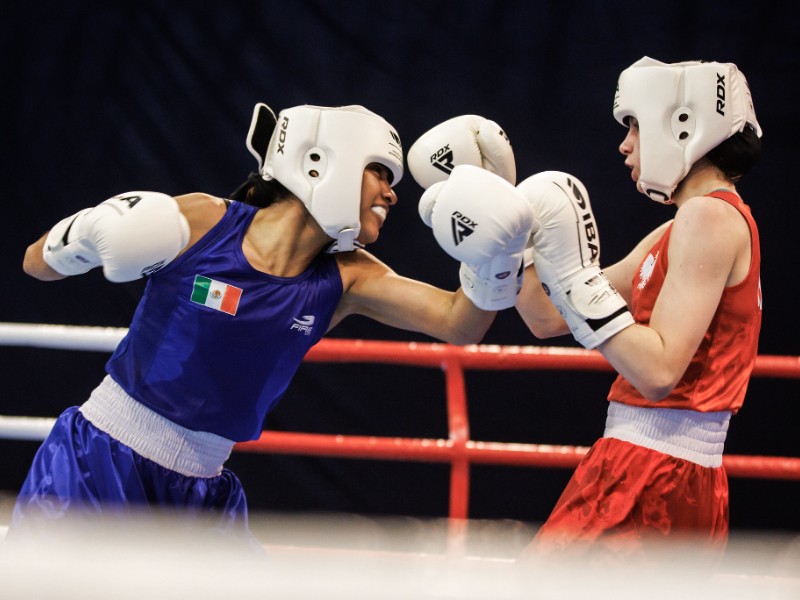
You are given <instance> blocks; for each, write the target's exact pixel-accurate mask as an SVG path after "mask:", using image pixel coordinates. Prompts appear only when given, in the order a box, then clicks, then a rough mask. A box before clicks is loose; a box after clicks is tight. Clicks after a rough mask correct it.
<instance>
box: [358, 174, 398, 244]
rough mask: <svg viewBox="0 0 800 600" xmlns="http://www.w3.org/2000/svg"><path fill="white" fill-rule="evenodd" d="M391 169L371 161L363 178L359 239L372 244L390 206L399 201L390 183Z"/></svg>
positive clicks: (363, 242)
mask: <svg viewBox="0 0 800 600" xmlns="http://www.w3.org/2000/svg"><path fill="white" fill-rule="evenodd" d="M390 178H391V173H390V172H389V169H387V168H386V167H384V166H383V165H381V164H378V163H370V164H369V165H367V167H366V168H365V169H364V175H363V177H362V179H361V213H360V220H361V232H360V233H359V234H358V241H359V242H361V243H362V244H371V243H372V242H374V241H375V240H377V239H378V232H379V230H380V228H381V227H383V223H384V221H386V217H387V215H388V214H389V208H390V207H391V206H394V204H396V203H397V196H396V195H395V193H394V190H393V189H392V187H391V186H390V185H389V180H390Z"/></svg>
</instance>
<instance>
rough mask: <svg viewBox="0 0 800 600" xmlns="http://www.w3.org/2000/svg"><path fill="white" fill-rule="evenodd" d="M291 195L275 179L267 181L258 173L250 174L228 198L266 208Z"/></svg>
mask: <svg viewBox="0 0 800 600" xmlns="http://www.w3.org/2000/svg"><path fill="white" fill-rule="evenodd" d="M291 195H292V193H291V192H290V191H289V190H288V189H286V187H284V185H283V184H281V183H279V182H278V181H277V180H275V179H270V180H269V181H267V180H266V179H264V178H263V177H261V175H260V174H259V173H250V175H249V176H248V177H247V179H246V180H245V182H244V183H242V185H240V186H239V187H237V188H236V189H235V190H233V192H231V195H230V196H229V198H230V199H231V200H236V201H237V202H244V203H245V204H250V205H251V206H256V207H258V208H266V207H267V206H269V205H270V204H272V203H273V202H275V201H276V200H278V199H280V198H285V197H286V196H291Z"/></svg>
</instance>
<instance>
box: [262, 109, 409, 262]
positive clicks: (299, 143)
mask: <svg viewBox="0 0 800 600" xmlns="http://www.w3.org/2000/svg"><path fill="white" fill-rule="evenodd" d="M267 133H268V135H269V137H268V140H267ZM247 147H248V148H249V150H250V152H251V153H252V154H253V155H254V156H255V157H256V158H257V159H258V161H259V171H260V173H261V176H262V177H263V178H264V179H267V180H270V179H275V180H277V181H278V182H280V183H281V184H282V185H284V186H285V187H286V188H287V189H288V190H289V191H290V192H292V193H293V194H294V195H295V196H297V197H298V198H299V199H300V200H301V201H302V202H303V204H305V206H306V208H307V209H308V212H309V213H311V216H312V217H314V220H316V221H317V223H319V225H320V227H322V229H323V230H324V231H325V233H326V234H327V235H329V236H330V237H332V238H333V239H334V240H336V245H335V248H336V251H340V252H342V251H350V250H353V249H354V248H355V247H356V244H355V240H356V238H357V237H358V234H359V233H360V231H361V221H360V210H361V181H362V177H363V174H364V169H365V167H366V166H367V165H369V164H370V163H379V164H381V165H383V166H385V167H386V168H387V169H388V170H389V172H390V174H391V176H390V179H391V181H390V183H391V185H396V184H397V182H399V181H400V178H401V177H402V176H403V148H402V145H401V143H400V136H399V135H398V134H397V132H396V131H395V129H394V127H392V126H391V125H390V124H389V123H388V122H387V121H386V120H385V119H384V118H383V117H381V116H379V115H377V114H375V113H373V112H372V111H369V110H367V109H366V108H364V107H363V106H358V105H351V106H340V107H332V108H331V107H324V106H312V105H302V106H295V107H293V108H287V109H285V110H282V111H281V112H280V113H279V114H278V117H277V119H276V118H275V115H274V113H273V112H272V111H271V110H270V109H269V107H268V106H267V105H265V104H257V105H256V107H255V110H254V111H253V120H252V123H251V124H250V132H249V133H248V136H247Z"/></svg>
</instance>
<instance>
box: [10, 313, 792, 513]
mask: <svg viewBox="0 0 800 600" xmlns="http://www.w3.org/2000/svg"><path fill="white" fill-rule="evenodd" d="M126 333H127V329H126V328H109V327H76V326H67V325H42V324H20V323H0V345H3V346H32V347H39V348H51V349H66V350H85V351H101V352H103V351H107V352H111V351H113V350H114V348H115V347H116V345H117V344H118V343H119V341H120V340H121V339H122V337H123V336H124V335H125V334H126ZM305 362H310V363H359V362H360V363H382V364H394V365H409V366H417V367H430V368H439V369H442V370H443V372H444V375H445V394H446V402H447V421H448V438H447V439H424V438H405V437H374V436H357V435H331V434H317V433H301V432H280V431H264V432H263V433H262V435H261V437H260V438H259V439H257V440H254V441H251V442H243V443H239V444H237V445H236V447H235V450H236V451H240V452H254V453H273V454H294V455H306V456H326V457H340V458H354V459H370V460H398V461H418V462H440V463H449V464H450V467H451V471H450V502H449V515H448V516H449V517H450V519H451V520H454V521H455V520H466V519H468V517H469V477H470V465H472V464H487V465H506V466H519V467H541V468H571V467H574V466H576V465H577V464H578V462H579V461H580V459H581V457H582V456H583V455H584V454H585V453H586V452H587V451H588V448H587V447H582V446H558V445H541V444H527V443H504V442H488V441H476V440H472V439H470V428H469V418H468V412H467V394H466V384H465V376H464V374H465V371H467V370H496V371H504V370H576V371H581V370H582V371H612V368H611V366H610V365H609V364H608V362H607V361H606V360H605V358H603V356H602V355H601V354H600V353H599V352H597V351H593V350H583V349H575V348H561V347H540V346H499V345H471V346H463V347H462V346H453V345H450V344H443V343H420V342H391V341H367V340H345V339H333V338H327V339H323V340H322V341H321V342H320V343H319V344H317V345H316V346H314V347H313V348H312V349H311V351H310V352H309V353H308V354H307V355H306V358H305ZM753 377H772V378H790V379H800V357H797V356H775V355H759V356H758V357H757V359H756V364H755V368H754V370H753ZM53 422H54V419H37V418H32V417H2V416H0V438H10V439H43V438H44V436H45V435H46V434H47V432H48V431H49V428H50V427H51V426H52V423H53ZM723 461H724V465H725V467H726V470H727V472H728V475H729V476H732V477H744V478H762V479H785V480H800V458H797V457H774V456H741V455H740V456H737V455H725V456H724V457H723Z"/></svg>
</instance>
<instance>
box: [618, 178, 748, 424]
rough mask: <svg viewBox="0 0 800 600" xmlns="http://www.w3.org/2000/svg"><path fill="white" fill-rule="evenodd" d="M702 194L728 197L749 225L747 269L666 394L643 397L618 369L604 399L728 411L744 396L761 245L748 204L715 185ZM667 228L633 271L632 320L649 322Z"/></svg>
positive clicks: (663, 265) (663, 270)
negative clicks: (673, 387) (748, 264)
mask: <svg viewBox="0 0 800 600" xmlns="http://www.w3.org/2000/svg"><path fill="white" fill-rule="evenodd" d="M708 196H712V197H715V198H720V199H721V200H724V201H725V202H727V203H729V204H730V205H732V206H733V207H734V208H736V209H737V210H738V211H739V212H740V213H741V214H742V216H743V217H744V218H745V220H746V221H747V225H748V227H749V228H750V248H751V258H750V270H749V272H748V273H747V276H746V277H745V278H744V280H742V281H741V282H740V283H739V284H737V285H735V286H732V287H726V288H725V289H724V290H723V292H722V297H721V298H720V302H719V306H718V307H717V311H716V312H715V313H714V317H713V319H712V320H711V324H710V325H709V327H708V331H706V334H705V335H704V336H703V340H702V342H701V343H700V347H699V348H698V349H697V352H695V355H694V356H693V357H692V361H691V363H689V367H688V368H687V369H686V373H684V375H683V377H682V378H681V380H680V381H679V382H678V384H677V385H676V386H675V389H673V390H672V392H671V393H670V394H669V396H667V397H666V398H664V399H663V400H659V401H658V402H656V403H654V402H651V401H649V400H646V399H645V398H644V397H642V395H641V394H640V393H639V392H638V390H637V389H636V388H635V387H633V385H631V384H630V383H629V382H628V381H627V380H626V379H625V378H624V377H622V376H621V375H620V376H618V377H617V379H616V381H615V382H614V384H613V385H612V386H611V391H610V392H609V394H608V399H609V400H613V401H615V402H622V403H623V404H629V405H632V406H642V407H647V408H654V407H656V406H657V407H659V408H682V409H690V410H696V411H699V412H716V411H725V410H729V411H731V412H732V413H734V414H735V413H736V412H737V411H738V410H739V408H741V406H742V403H743V402H744V396H745V392H746V391H747V384H748V382H749V380H750V373H751V372H752V370H753V364H754V363H755V359H756V355H757V351H758V335H759V332H760V330H761V280H760V270H761V251H760V247H759V239H758V229H757V227H756V224H755V221H754V220H753V216H752V215H751V213H750V208H749V207H748V206H747V205H746V204H744V202H742V199H741V198H739V196H737V195H736V194H734V193H732V192H723V191H715V192H712V193H711V194H708ZM671 232H672V225H670V226H669V227H668V228H667V230H666V231H665V232H664V235H663V236H661V238H660V239H659V240H658V241H657V242H656V243H655V245H654V246H653V248H652V249H651V250H650V253H649V254H648V255H647V257H646V258H645V259H644V260H643V261H642V263H641V264H640V265H639V271H638V273H636V274H635V275H634V277H633V281H632V285H633V293H632V294H631V311H632V312H633V317H634V319H636V322H637V323H640V324H642V325H648V324H649V323H650V315H651V314H652V312H653V307H654V306H655V303H656V299H657V298H658V295H659V293H660V292H661V286H663V285H664V278H665V277H666V275H667V270H668V269H669V264H668V260H667V255H668V249H669V238H670V234H671Z"/></svg>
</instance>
